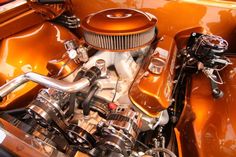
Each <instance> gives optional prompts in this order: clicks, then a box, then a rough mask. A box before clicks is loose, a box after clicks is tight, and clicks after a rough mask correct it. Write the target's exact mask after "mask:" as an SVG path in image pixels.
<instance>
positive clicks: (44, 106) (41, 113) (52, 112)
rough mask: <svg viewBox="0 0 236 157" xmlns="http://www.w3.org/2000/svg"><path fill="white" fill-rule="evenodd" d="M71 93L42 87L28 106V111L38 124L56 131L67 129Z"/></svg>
mask: <svg viewBox="0 0 236 157" xmlns="http://www.w3.org/2000/svg"><path fill="white" fill-rule="evenodd" d="M68 102H69V94H67V93H64V92H61V91H57V90H55V89H50V88H49V89H42V90H41V91H40V92H39V94H38V96H37V98H36V99H35V100H33V101H32V102H31V103H30V104H29V106H28V107H27V111H28V113H29V114H30V115H31V117H32V118H33V119H35V120H36V122H37V123H38V124H40V125H41V126H43V127H47V128H49V129H54V130H56V131H59V130H62V131H65V129H66V127H67V120H68V119H70V115H68V114H66V112H67V111H68V108H69V104H68Z"/></svg>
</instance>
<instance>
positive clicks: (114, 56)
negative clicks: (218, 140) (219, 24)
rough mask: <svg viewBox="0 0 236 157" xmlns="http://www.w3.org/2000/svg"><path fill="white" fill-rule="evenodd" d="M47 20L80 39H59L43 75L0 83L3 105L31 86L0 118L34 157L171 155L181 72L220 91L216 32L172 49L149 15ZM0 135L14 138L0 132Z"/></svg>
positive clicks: (221, 58)
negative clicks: (25, 98)
mask: <svg viewBox="0 0 236 157" xmlns="http://www.w3.org/2000/svg"><path fill="white" fill-rule="evenodd" d="M32 3H33V2H32ZM42 3H43V2H42ZM45 3H46V2H45ZM58 3H59V2H58ZM49 5H51V3H49ZM45 16H46V15H45ZM53 22H55V23H57V24H58V23H59V24H62V25H63V26H65V27H67V28H69V29H71V28H72V29H78V28H79V29H80V31H81V32H82V37H81V38H77V37H74V38H70V39H69V40H66V41H63V45H64V54H63V56H62V57H61V59H59V60H50V61H49V62H48V64H47V69H48V71H49V73H48V75H42V74H38V73H35V72H32V71H28V72H26V73H25V74H22V75H19V76H18V77H16V78H14V79H11V80H10V81H8V82H7V83H6V84H4V85H3V86H1V87H0V98H1V101H2V102H4V101H6V99H7V96H8V95H9V94H10V93H12V92H13V91H15V90H17V89H18V88H21V87H22V86H24V85H25V84H27V83H28V82H29V81H32V82H34V83H37V84H38V85H39V90H38V91H37V95H36V96H35V97H34V98H33V100H32V101H30V103H29V104H25V107H23V108H20V109H12V110H9V111H5V112H2V113H1V115H0V117H1V118H2V119H4V121H7V122H9V123H11V124H13V125H14V126H15V127H16V128H13V129H16V130H17V129H18V130H21V131H23V132H21V134H23V135H22V136H23V137H24V138H26V137H27V140H25V141H26V145H27V144H28V145H31V147H30V149H31V150H30V151H31V152H38V153H39V152H40V153H39V156H58V157H59V156H60V157H63V156H105V157H128V156H130V157H139V156H143V157H147V156H153V157H154V156H155V157H156V156H157V157H167V156H168V157H176V156H178V154H179V150H178V149H177V147H178V146H177V143H176V137H175V133H174V132H175V130H174V126H175V125H176V123H177V122H178V120H179V118H180V114H181V111H182V109H183V107H182V106H181V105H182V104H183V101H182V100H183V99H184V98H185V92H183V91H185V87H186V85H185V84H184V83H185V82H186V80H187V76H190V75H192V74H193V73H194V74H195V73H199V72H202V73H203V74H205V76H207V78H209V80H210V84H211V87H212V94H213V97H214V98H216V99H218V98H220V97H222V96H223V94H224V93H223V91H222V90H221V89H220V88H219V87H218V85H219V84H221V83H222V82H223V81H222V79H221V76H220V74H219V71H221V70H222V69H224V68H225V67H226V66H227V65H230V64H231V61H230V60H229V59H228V58H227V57H225V55H224V52H225V51H226V50H227V49H228V43H227V41H226V40H224V39H223V38H221V37H219V36H215V35H209V34H204V33H202V32H201V33H195V32H192V34H188V35H189V38H188V40H187V42H188V44H187V45H186V46H185V47H181V49H180V47H179V46H178V47H177V44H176V40H175V39H174V38H173V37H170V36H163V37H160V36H159V35H158V28H157V25H158V24H157V17H155V16H154V15H152V14H151V13H147V12H143V11H140V10H136V9H122V8H114V9H107V10H102V11H99V12H96V13H93V14H90V15H88V16H87V17H85V18H84V19H82V20H79V19H78V18H77V17H76V16H75V15H72V14H65V13H63V14H61V15H58V17H56V18H55V20H54V21H53ZM55 23H54V24H52V25H56V24H55ZM77 27H78V28H77ZM42 28H43V27H42ZM55 28H56V26H55ZM60 29H61V28H60V27H57V31H60ZM59 35H60V33H58V36H59ZM58 38H59V37H58ZM58 40H59V39H58ZM52 46H53V45H52ZM190 71H191V72H190ZM180 104H181V105H180ZM180 106H181V107H180ZM3 123H4V124H5V122H3ZM6 130H7V127H6ZM2 132H3V133H2ZM16 132H17V131H16ZM0 135H4V136H6V137H7V138H9V139H11V140H14V137H15V136H16V135H14V134H10V133H5V132H4V130H2V129H0ZM16 141H17V140H16ZM0 143H1V137H0ZM3 144H5V146H6V147H8V146H9V144H8V143H3ZM21 144H24V143H21ZM24 148H25V146H24ZM19 149H20V148H19ZM32 154H33V153H32ZM16 155H18V156H21V155H20V154H16ZM28 155H29V154H28ZM23 156H24V155H23Z"/></svg>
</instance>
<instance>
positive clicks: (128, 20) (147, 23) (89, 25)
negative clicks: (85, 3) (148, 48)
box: [81, 9, 157, 35]
mask: <svg viewBox="0 0 236 157" xmlns="http://www.w3.org/2000/svg"><path fill="white" fill-rule="evenodd" d="M156 22H157V19H156V18H154V17H153V16H150V15H149V14H147V13H144V12H141V11H138V10H134V9H108V10H103V11H100V12H97V13H95V14H91V15H89V16H88V17H86V18H85V19H84V20H83V21H82V23H81V27H82V28H83V29H84V30H86V31H89V32H94V33H97V34H104V35H127V34H135V33H140V32H145V31H146V30H149V29H151V28H153V27H154V26H155V24H156Z"/></svg>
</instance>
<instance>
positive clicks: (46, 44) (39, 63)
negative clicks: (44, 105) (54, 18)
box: [0, 23, 76, 109]
mask: <svg viewBox="0 0 236 157" xmlns="http://www.w3.org/2000/svg"><path fill="white" fill-rule="evenodd" d="M72 39H76V37H75V36H74V35H73V34H72V33H70V32H69V31H68V30H67V29H65V28H63V27H61V26H58V25H54V24H51V23H44V24H40V25H38V26H36V27H34V28H31V29H28V30H27V31H23V32H21V33H19V34H16V35H14V36H11V37H9V38H7V39H4V40H2V41H1V43H0V44H1V47H0V83H1V85H3V84H4V82H6V81H9V80H11V79H13V78H15V77H16V76H18V75H20V74H22V73H24V72H27V71H31V70H32V71H33V72H37V73H40V74H43V75H47V74H48V71H47V68H46V66H47V63H48V61H49V60H52V59H60V58H61V57H62V54H64V53H65V51H66V50H65V48H64V41H66V40H72ZM35 87H36V84H34V83H32V82H29V83H27V84H25V85H22V86H21V87H19V88H18V89H16V90H15V91H14V92H12V93H11V94H9V95H8V96H7V98H6V99H5V100H4V101H3V102H2V103H1V104H0V109H9V108H17V107H22V105H23V106H25V105H27V102H29V100H28V99H29V98H30V99H32V95H33V94H36V92H37V90H34V89H35ZM30 91H35V92H30Z"/></svg>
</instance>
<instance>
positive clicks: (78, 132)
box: [66, 124, 96, 149]
mask: <svg viewBox="0 0 236 157" xmlns="http://www.w3.org/2000/svg"><path fill="white" fill-rule="evenodd" d="M66 133H67V135H68V137H69V138H70V140H71V141H72V142H73V143H74V144H76V145H79V146H80V147H82V148H85V149H91V148H94V146H95V144H96V140H95V138H94V137H93V135H91V134H90V133H89V132H87V131H86V130H84V129H82V128H81V127H79V126H78V125H75V124H70V125H69V126H68V128H67V129H66Z"/></svg>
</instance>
